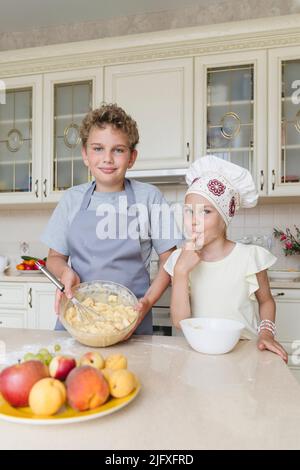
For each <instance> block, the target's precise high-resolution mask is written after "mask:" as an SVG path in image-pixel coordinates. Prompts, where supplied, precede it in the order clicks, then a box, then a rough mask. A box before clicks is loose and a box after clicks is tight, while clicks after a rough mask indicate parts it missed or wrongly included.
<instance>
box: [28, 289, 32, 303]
mask: <svg viewBox="0 0 300 470" xmlns="http://www.w3.org/2000/svg"><path fill="white" fill-rule="evenodd" d="M28 305H29V307H30V308H32V288H31V287H30V289H29V291H28Z"/></svg>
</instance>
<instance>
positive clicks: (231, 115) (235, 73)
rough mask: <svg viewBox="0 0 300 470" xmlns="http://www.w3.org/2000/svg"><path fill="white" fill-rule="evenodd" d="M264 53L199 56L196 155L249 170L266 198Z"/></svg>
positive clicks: (196, 91) (196, 96) (197, 63)
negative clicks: (221, 159)
mask: <svg viewBox="0 0 300 470" xmlns="http://www.w3.org/2000/svg"><path fill="white" fill-rule="evenodd" d="M266 86H267V83H266V52H265V51H258V52H255V53H249V52H245V53H240V52H239V53H230V54H222V55H213V56H211V57H198V58H197V59H196V67H195V147H196V156H201V155H206V154H213V155H216V156H217V157H220V158H223V159H224V160H227V161H231V162H232V163H235V164H237V165H240V166H242V167H244V168H246V169H248V170H249V171H250V172H251V173H252V175H253V177H254V179H255V181H256V184H257V188H258V189H259V192H260V194H261V195H264V194H266V193H267V184H266V183H267V139H266V135H267V99H266V95H267V93H266V91H267V89H266Z"/></svg>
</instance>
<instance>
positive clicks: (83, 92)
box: [42, 67, 103, 202]
mask: <svg viewBox="0 0 300 470" xmlns="http://www.w3.org/2000/svg"><path fill="white" fill-rule="evenodd" d="M102 101H103V68H101V67H98V68H93V69H82V70H67V71H61V72H51V73H46V74H45V75H44V121H43V129H44V132H43V142H44V152H43V185H42V189H43V200H44V201H47V202H58V201H59V200H60V198H61V195H62V194H63V191H64V190H66V189H68V188H70V187H72V186H76V185H79V184H83V183H87V182H88V181H90V180H91V175H90V173H89V171H88V168H87V167H86V166H85V165H84V163H83V159H82V155H81V139H80V135H79V129H80V126H81V123H82V120H83V118H84V117H85V116H86V114H87V113H88V112H89V111H90V110H91V109H94V108H96V106H99V104H100V103H101V102H102Z"/></svg>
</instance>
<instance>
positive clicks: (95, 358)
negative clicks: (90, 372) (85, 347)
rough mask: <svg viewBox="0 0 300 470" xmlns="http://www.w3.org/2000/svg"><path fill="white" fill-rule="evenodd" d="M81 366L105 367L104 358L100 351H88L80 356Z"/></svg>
mask: <svg viewBox="0 0 300 470" xmlns="http://www.w3.org/2000/svg"><path fill="white" fill-rule="evenodd" d="M80 365H81V366H92V367H95V369H103V368H104V359H103V357H102V356H101V354H99V353H98V352H87V353H85V354H84V355H83V356H82V357H81V358H80Z"/></svg>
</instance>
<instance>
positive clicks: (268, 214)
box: [0, 186, 300, 269]
mask: <svg viewBox="0 0 300 470" xmlns="http://www.w3.org/2000/svg"><path fill="white" fill-rule="evenodd" d="M160 190H161V191H162V192H163V193H164V195H165V197H166V199H167V201H168V202H169V203H175V202H177V203H178V202H180V203H181V202H183V200H184V194H185V188H184V187H181V186H168V187H166V186H162V187H160ZM52 210H53V209H48V208H47V209H27V208H26V209H25V208H24V209H22V208H21V207H20V208H18V209H13V210H3V209H0V254H6V255H8V256H9V257H10V258H11V261H12V262H13V263H14V262H15V261H18V259H19V255H20V243H22V242H26V243H28V244H29V251H30V254H33V255H36V256H38V257H44V256H46V255H47V248H46V247H45V246H44V245H43V244H42V243H41V242H39V237H40V234H41V232H42V230H43V229H44V227H45V225H46V224H47V221H48V219H49V217H50V215H51V213H52ZM294 224H298V225H300V205H299V204H293V203H291V204H259V205H258V206H257V207H255V208H253V209H247V210H240V211H239V213H238V214H237V216H236V217H235V218H234V219H233V221H232V224H231V226H230V228H229V231H228V235H229V238H231V239H232V240H240V239H242V238H243V237H249V236H254V237H258V236H261V237H264V236H265V238H267V237H271V239H272V246H271V251H272V253H273V254H274V255H275V256H276V257H277V258H278V261H277V263H276V265H275V267H276V268H278V269H280V268H282V269H289V268H291V269H300V256H288V257H285V256H284V254H283V251H282V247H281V245H280V243H279V242H278V241H277V240H274V238H273V236H272V231H273V227H278V228H282V229H285V228H286V227H293V225H294Z"/></svg>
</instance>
